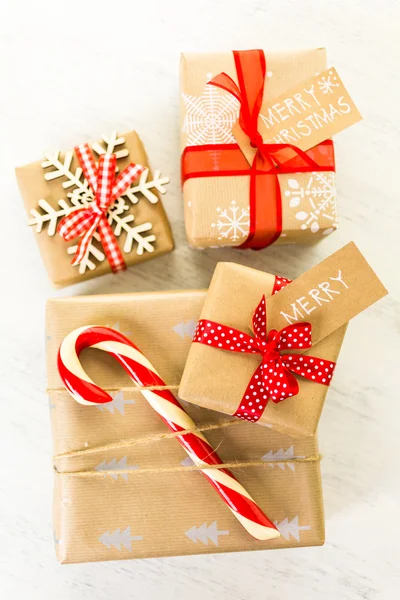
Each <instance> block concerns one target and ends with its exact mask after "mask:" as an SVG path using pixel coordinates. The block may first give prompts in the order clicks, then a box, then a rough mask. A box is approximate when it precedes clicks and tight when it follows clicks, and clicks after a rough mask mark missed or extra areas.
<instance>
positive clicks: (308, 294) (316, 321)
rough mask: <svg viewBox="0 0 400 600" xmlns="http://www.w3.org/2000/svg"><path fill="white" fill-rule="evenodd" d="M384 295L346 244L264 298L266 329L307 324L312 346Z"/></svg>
mask: <svg viewBox="0 0 400 600" xmlns="http://www.w3.org/2000/svg"><path fill="white" fill-rule="evenodd" d="M387 293H388V292H387V290H386V289H385V287H384V286H383V285H382V283H381V281H380V280H379V279H378V277H377V275H376V274H375V273H374V271H373V270H372V269H371V267H370V266H369V264H368V263H367V261H366V260H365V258H364V256H363V255H362V254H361V252H360V251H359V249H358V248H357V246H356V245H355V244H354V242H350V243H349V244H347V245H346V246H344V247H343V248H341V249H340V250H338V251H337V252H335V253H334V254H332V255H331V256H329V257H328V258H326V259H325V260H323V261H322V262H321V263H319V265H316V266H315V267H313V268H312V269H310V270H309V271H307V272H306V273H304V274H303V275H301V276H300V277H298V278H297V279H295V280H294V281H293V282H292V283H291V284H290V285H288V286H286V287H285V288H283V289H281V290H280V292H279V293H278V294H275V295H274V296H272V297H271V298H268V300H267V327H268V330H271V329H277V330H280V329H282V328H283V327H286V326H287V325H288V324H291V323H297V322H302V321H308V322H309V323H311V326H312V343H313V345H315V344H317V343H318V342H319V341H321V340H322V339H324V338H325V337H327V336H328V335H329V334H331V333H332V332H333V331H336V330H337V329H338V328H339V327H341V326H342V325H344V324H345V323H347V322H348V321H350V319H352V318H353V317H355V316H356V315H358V314H359V313H360V312H362V311H363V310H365V309H366V308H368V307H369V306H371V305H372V304H374V303H375V302H377V301H378V300H379V299H380V298H382V297H383V296H386V294H387Z"/></svg>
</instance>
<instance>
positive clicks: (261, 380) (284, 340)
mask: <svg viewBox="0 0 400 600" xmlns="http://www.w3.org/2000/svg"><path fill="white" fill-rule="evenodd" d="M253 331H254V337H251V336H250V335H248V334H247V333H244V332H243V331H239V330H237V329H234V328H233V327H227V326H226V325H221V324H219V323H214V322H213V321H208V320H206V319H203V320H201V321H199V322H198V324H197V328H196V331H195V334H194V337H193V342H198V343H200V344H205V345H209V346H212V347H213V348H219V349H220V350H229V351H231V352H245V353H247V354H260V355H261V357H262V361H261V364H260V365H259V366H258V367H257V369H256V370H255V372H254V373H253V376H252V377H251V379H250V382H249V384H248V386H247V388H246V391H245V393H244V394H243V398H242V400H241V402H240V405H239V407H238V408H237V410H236V412H235V413H234V415H233V416H235V417H239V418H240V419H244V420H247V421H251V422H255V421H258V419H259V418H260V417H261V415H262V414H263V412H264V409H265V407H266V405H267V402H268V400H272V402H275V403H278V402H282V400H285V399H286V398H289V397H291V396H295V395H296V394H298V392H299V384H298V381H297V379H296V377H295V376H294V375H293V373H295V374H296V375H299V376H301V377H304V378H305V379H309V380H310V381H315V383H321V384H323V385H329V384H330V382H331V378H332V374H333V371H334V368H335V363H334V362H332V361H330V360H324V359H323V358H317V357H315V356H302V355H301V354H282V352H284V351H291V350H307V349H308V348H311V346H312V343H311V323H307V322H303V323H293V324H291V325H288V327H284V328H283V329H281V330H280V331H277V330H276V329H271V331H269V332H268V334H267V313H266V304H265V296H263V297H262V299H261V302H260V303H259V305H258V306H257V308H256V310H255V313H254V315H253Z"/></svg>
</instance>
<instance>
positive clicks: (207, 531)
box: [185, 521, 229, 546]
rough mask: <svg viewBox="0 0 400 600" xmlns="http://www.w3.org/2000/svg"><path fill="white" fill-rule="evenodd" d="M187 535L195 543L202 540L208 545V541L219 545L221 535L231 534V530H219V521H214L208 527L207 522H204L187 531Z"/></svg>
mask: <svg viewBox="0 0 400 600" xmlns="http://www.w3.org/2000/svg"><path fill="white" fill-rule="evenodd" d="M185 535H186V537H188V538H189V540H192V542H194V543H195V544H197V542H201V543H202V544H204V545H205V546H208V542H212V543H213V544H214V546H219V541H218V538H219V537H220V536H221V535H229V531H219V530H218V525H217V521H214V522H213V523H211V525H209V526H208V527H207V523H203V525H200V527H196V526H193V527H191V528H190V529H188V530H187V531H186V532H185Z"/></svg>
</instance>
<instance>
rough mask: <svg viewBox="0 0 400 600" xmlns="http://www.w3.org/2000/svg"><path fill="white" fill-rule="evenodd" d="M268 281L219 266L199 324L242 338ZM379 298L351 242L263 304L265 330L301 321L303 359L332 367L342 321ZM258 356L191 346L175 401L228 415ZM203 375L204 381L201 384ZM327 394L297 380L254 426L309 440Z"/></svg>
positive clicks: (268, 277)
mask: <svg viewBox="0 0 400 600" xmlns="http://www.w3.org/2000/svg"><path fill="white" fill-rule="evenodd" d="M273 280H274V277H273V276H271V275H270V274H268V273H263V272H261V271H256V270H254V269H250V268H248V267H243V266H241V265H237V264H233V263H219V264H218V265H217V267H216V270H215V273H214V276H213V279H212V281H211V285H210V289H209V292H208V295H207V298H206V301H205V303H204V307H203V310H202V312H201V316H200V318H201V319H209V320H211V321H215V322H216V323H221V324H224V325H227V326H228V327H235V328H236V329H239V330H240V331H248V330H249V327H250V323H251V315H252V313H253V311H254V310H255V308H256V306H257V305H258V303H259V301H260V300H261V297H262V295H263V294H265V295H266V296H270V294H271V291H272V286H273ZM386 293H387V291H386V290H385V288H384V287H383V285H382V284H381V282H380V281H379V279H378V278H377V276H376V275H375V273H374V272H373V271H372V269H371V267H370V266H369V265H368V263H367V262H366V260H365V258H364V257H363V256H362V254H361V253H360V251H359V250H358V249H357V247H356V246H355V244H354V243H350V244H347V245H346V246H344V247H343V248H342V249H341V250H338V251H337V252H335V253H334V254H332V255H331V256H330V257H328V258H327V259H325V260H324V261H322V263H320V264H319V265H317V266H316V267H313V268H312V269H310V270H309V271H307V272H306V273H304V274H303V275H302V276H300V277H299V278H298V279H296V280H295V281H294V282H292V283H291V284H289V285H287V286H286V287H285V288H283V289H281V290H280V291H279V293H277V294H275V295H274V296H272V297H268V298H267V327H268V330H270V329H278V330H280V329H282V328H283V327H285V326H287V325H288V324H289V323H295V322H301V321H309V322H310V323H311V325H312V343H313V345H312V347H311V348H310V349H309V350H307V351H306V352H304V353H303V354H305V355H310V356H316V357H320V358H323V359H326V360H331V361H333V362H336V361H337V358H338V355H339V352H340V347H341V344H342V342H343V338H344V334H345V331H346V327H347V322H348V321H349V320H350V319H351V318H352V317H354V316H356V315H357V314H358V313H359V312H361V311H362V310H364V309H366V308H367V307H368V306H370V305H371V304H373V303H374V302H376V301H377V300H379V299H380V298H382V297H383V296H384V295H385V294H386ZM259 363H260V359H259V357H256V356H253V355H250V354H245V355H242V354H236V353H234V352H226V351H222V350H219V349H218V348H212V347H209V346H207V347H206V346H204V345H203V344H199V343H193V344H192V346H191V348H190V351H189V355H188V360H187V363H186V367H185V370H184V373H183V376H182V381H181V385H180V388H179V395H180V397H181V398H183V399H184V400H187V401H189V402H193V403H195V404H197V405H199V406H203V407H205V408H209V409H212V410H217V411H219V412H222V413H226V414H230V415H232V414H234V413H235V412H236V410H237V408H238V406H239V403H240V401H241V399H242V397H243V393H244V391H245V389H246V386H247V384H248V382H249V381H250V378H251V376H252V374H253V373H254V371H255V369H256V367H257V366H258V364H259ZM205 373H207V377H205ZM328 389H329V388H328V387H327V386H325V385H321V384H317V383H315V382H312V381H309V380H307V379H304V378H302V377H299V393H298V394H297V395H296V396H293V397H292V398H287V399H286V400H284V401H283V402H280V403H278V404H274V403H273V402H272V401H269V402H268V403H267V406H266V408H265V410H264V412H263V414H262V416H261V418H260V419H259V421H258V423H260V424H261V425H266V426H272V427H273V428H274V429H277V430H279V431H283V432H285V433H287V434H289V435H294V436H308V435H314V434H315V432H316V429H317V425H318V422H319V418H320V415H321V411H322V408H323V404H324V401H325V397H326V394H327V392H328Z"/></svg>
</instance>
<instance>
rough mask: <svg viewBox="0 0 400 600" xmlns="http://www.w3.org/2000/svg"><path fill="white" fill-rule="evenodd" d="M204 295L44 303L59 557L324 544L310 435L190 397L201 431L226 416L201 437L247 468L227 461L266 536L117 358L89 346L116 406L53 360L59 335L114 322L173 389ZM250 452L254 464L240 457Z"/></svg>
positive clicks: (97, 377) (89, 358) (92, 366)
mask: <svg viewBox="0 0 400 600" xmlns="http://www.w3.org/2000/svg"><path fill="white" fill-rule="evenodd" d="M205 296H206V294H205V292H202V291H186V292H185V291H184V292H165V293H164V292H160V293H154V294H148V293H142V294H119V295H107V296H87V297H76V298H65V299H56V300H50V301H49V303H48V305H47V316H46V322H47V325H46V329H47V331H46V333H47V340H48V341H47V370H48V386H49V395H50V409H51V422H52V430H53V440H54V442H53V444H54V455H55V457H54V466H55V488H54V510H53V517H54V536H55V540H56V546H55V547H56V552H57V556H58V559H59V561H60V562H62V563H74V562H75V563H76V562H85V561H103V560H114V559H125V558H145V557H155V556H174V555H187V554H205V553H215V552H233V551H242V550H259V549H271V548H284V547H291V546H294V547H297V546H312V545H320V544H322V543H323V542H324V519H323V507H322V494H321V481H320V468H319V462H318V461H319V456H318V447H317V441H316V438H315V437H309V438H305V439H293V438H289V437H287V436H286V435H284V434H282V433H279V432H278V431H275V430H274V429H270V428H267V427H265V428H264V427H254V425H252V424H250V423H245V422H242V421H238V420H234V419H231V418H230V417H226V416H224V415H221V414H217V413H215V412H213V411H208V410H206V409H203V408H199V407H197V406H193V405H190V404H189V405H187V404H186V403H184V407H185V409H187V410H188V412H190V414H191V416H192V418H193V419H194V420H195V422H196V424H197V425H198V426H199V427H200V428H201V427H202V426H206V425H207V426H210V425H212V424H215V425H218V424H219V425H221V424H222V425H224V424H225V426H219V427H217V428H215V429H212V430H209V431H205V435H206V437H207V438H208V440H209V441H210V443H211V444H212V445H213V446H214V447H215V448H218V453H219V454H220V456H221V458H222V460H223V461H224V462H225V463H232V462H234V463H237V464H238V465H239V464H240V465H241V466H240V467H236V468H235V467H234V468H233V469H232V470H233V472H234V474H235V476H236V477H237V478H238V479H239V480H240V482H241V483H242V484H243V485H244V486H245V487H246V489H247V490H248V492H249V493H250V494H251V495H252V496H253V498H254V499H255V500H256V502H257V503H259V505H260V506H261V508H262V509H263V510H264V511H265V512H266V514H268V516H269V517H270V519H271V520H273V521H274V522H275V523H276V525H277V526H278V528H279V530H280V531H281V537H280V538H277V539H274V540H271V541H268V542H260V541H257V540H255V539H253V538H252V537H251V536H250V535H249V534H248V533H247V532H246V531H245V530H244V529H243V527H242V526H241V525H240V524H239V522H238V521H237V520H236V518H235V517H234V516H233V515H232V514H231V512H230V511H229V510H228V509H227V507H226V506H225V505H224V503H223V502H222V501H221V499H220V498H219V497H218V496H217V494H216V493H215V492H214V490H213V489H212V487H211V486H210V484H209V483H208V481H207V480H206V479H205V478H204V477H203V476H202V475H201V474H200V473H198V472H196V471H193V470H191V469H190V461H188V457H187V455H186V453H185V451H184V450H183V448H182V447H181V446H180V444H179V443H178V441H177V440H175V439H173V438H170V437H169V438H168V437H167V438H162V437H161V436H162V435H163V434H165V433H168V430H167V429H166V426H165V425H164V423H163V422H162V420H161V419H160V418H159V416H158V415H157V414H156V413H155V412H154V411H153V410H152V409H151V407H150V405H149V404H148V403H147V402H146V400H145V399H144V398H143V397H142V395H141V394H140V391H138V390H137V389H134V388H133V387H132V382H131V381H130V379H129V377H128V375H127V374H126V373H125V372H124V371H123V369H121V367H120V366H119V365H118V364H117V363H116V362H115V361H114V360H113V359H112V358H111V357H110V356H107V355H106V354H105V353H103V352H96V351H95V350H88V351H86V352H85V353H84V354H83V355H82V357H81V358H82V363H83V366H84V368H85V370H86V371H87V372H88V374H89V375H90V377H92V378H93V380H94V381H96V383H98V384H99V385H101V386H102V387H103V388H105V389H107V390H110V391H111V393H112V394H113V396H114V400H113V402H112V403H111V404H109V405H103V406H101V407H100V406H83V405H81V404H78V403H77V402H75V401H74V400H73V399H72V398H71V396H70V395H69V394H68V393H67V392H66V391H65V390H64V389H63V387H62V383H61V380H60V378H59V375H58V371H57V366H56V360H57V351H58V347H59V345H60V343H61V341H62V340H63V338H64V337H65V335H66V334H67V333H69V332H70V331H71V330H73V329H75V328H76V327H80V326H84V325H89V324H92V325H94V324H97V325H106V326H111V327H114V328H118V329H119V330H120V331H121V332H122V333H124V334H125V335H127V336H128V337H129V338H130V339H132V340H133V341H134V343H135V344H137V345H138V347H139V348H140V349H141V350H142V351H143V352H144V354H145V355H146V356H147V357H148V358H149V360H150V361H151V362H152V363H153V364H154V366H155V367H156V368H157V370H158V371H159V373H160V375H161V377H162V378H163V379H164V380H165V381H166V383H167V385H168V386H171V388H172V391H174V392H175V393H176V391H177V388H178V385H179V381H180V378H181V375H182V372H183V368H184V364H185V361H186V357H187V353H188V350H189V347H190V343H191V337H192V333H193V330H194V327H195V324H196V322H197V320H198V318H199V315H200V311H201V309H202V305H203V302H204V299H205ZM227 424H228V425H227ZM149 438H150V439H149ZM138 440H139V441H140V442H141V443H139V442H138ZM126 441H129V442H126ZM134 441H136V442H137V443H136V444H135V443H134ZM125 442H126V443H125ZM104 446H107V447H106V448H104ZM102 447H103V448H102ZM77 451H78V452H77ZM79 451H81V452H79ZM71 453H72V454H71ZM250 461H251V462H252V463H256V464H255V465H253V466H246V465H244V464H243V463H247V462H250ZM107 471H110V474H108V473H107Z"/></svg>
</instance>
